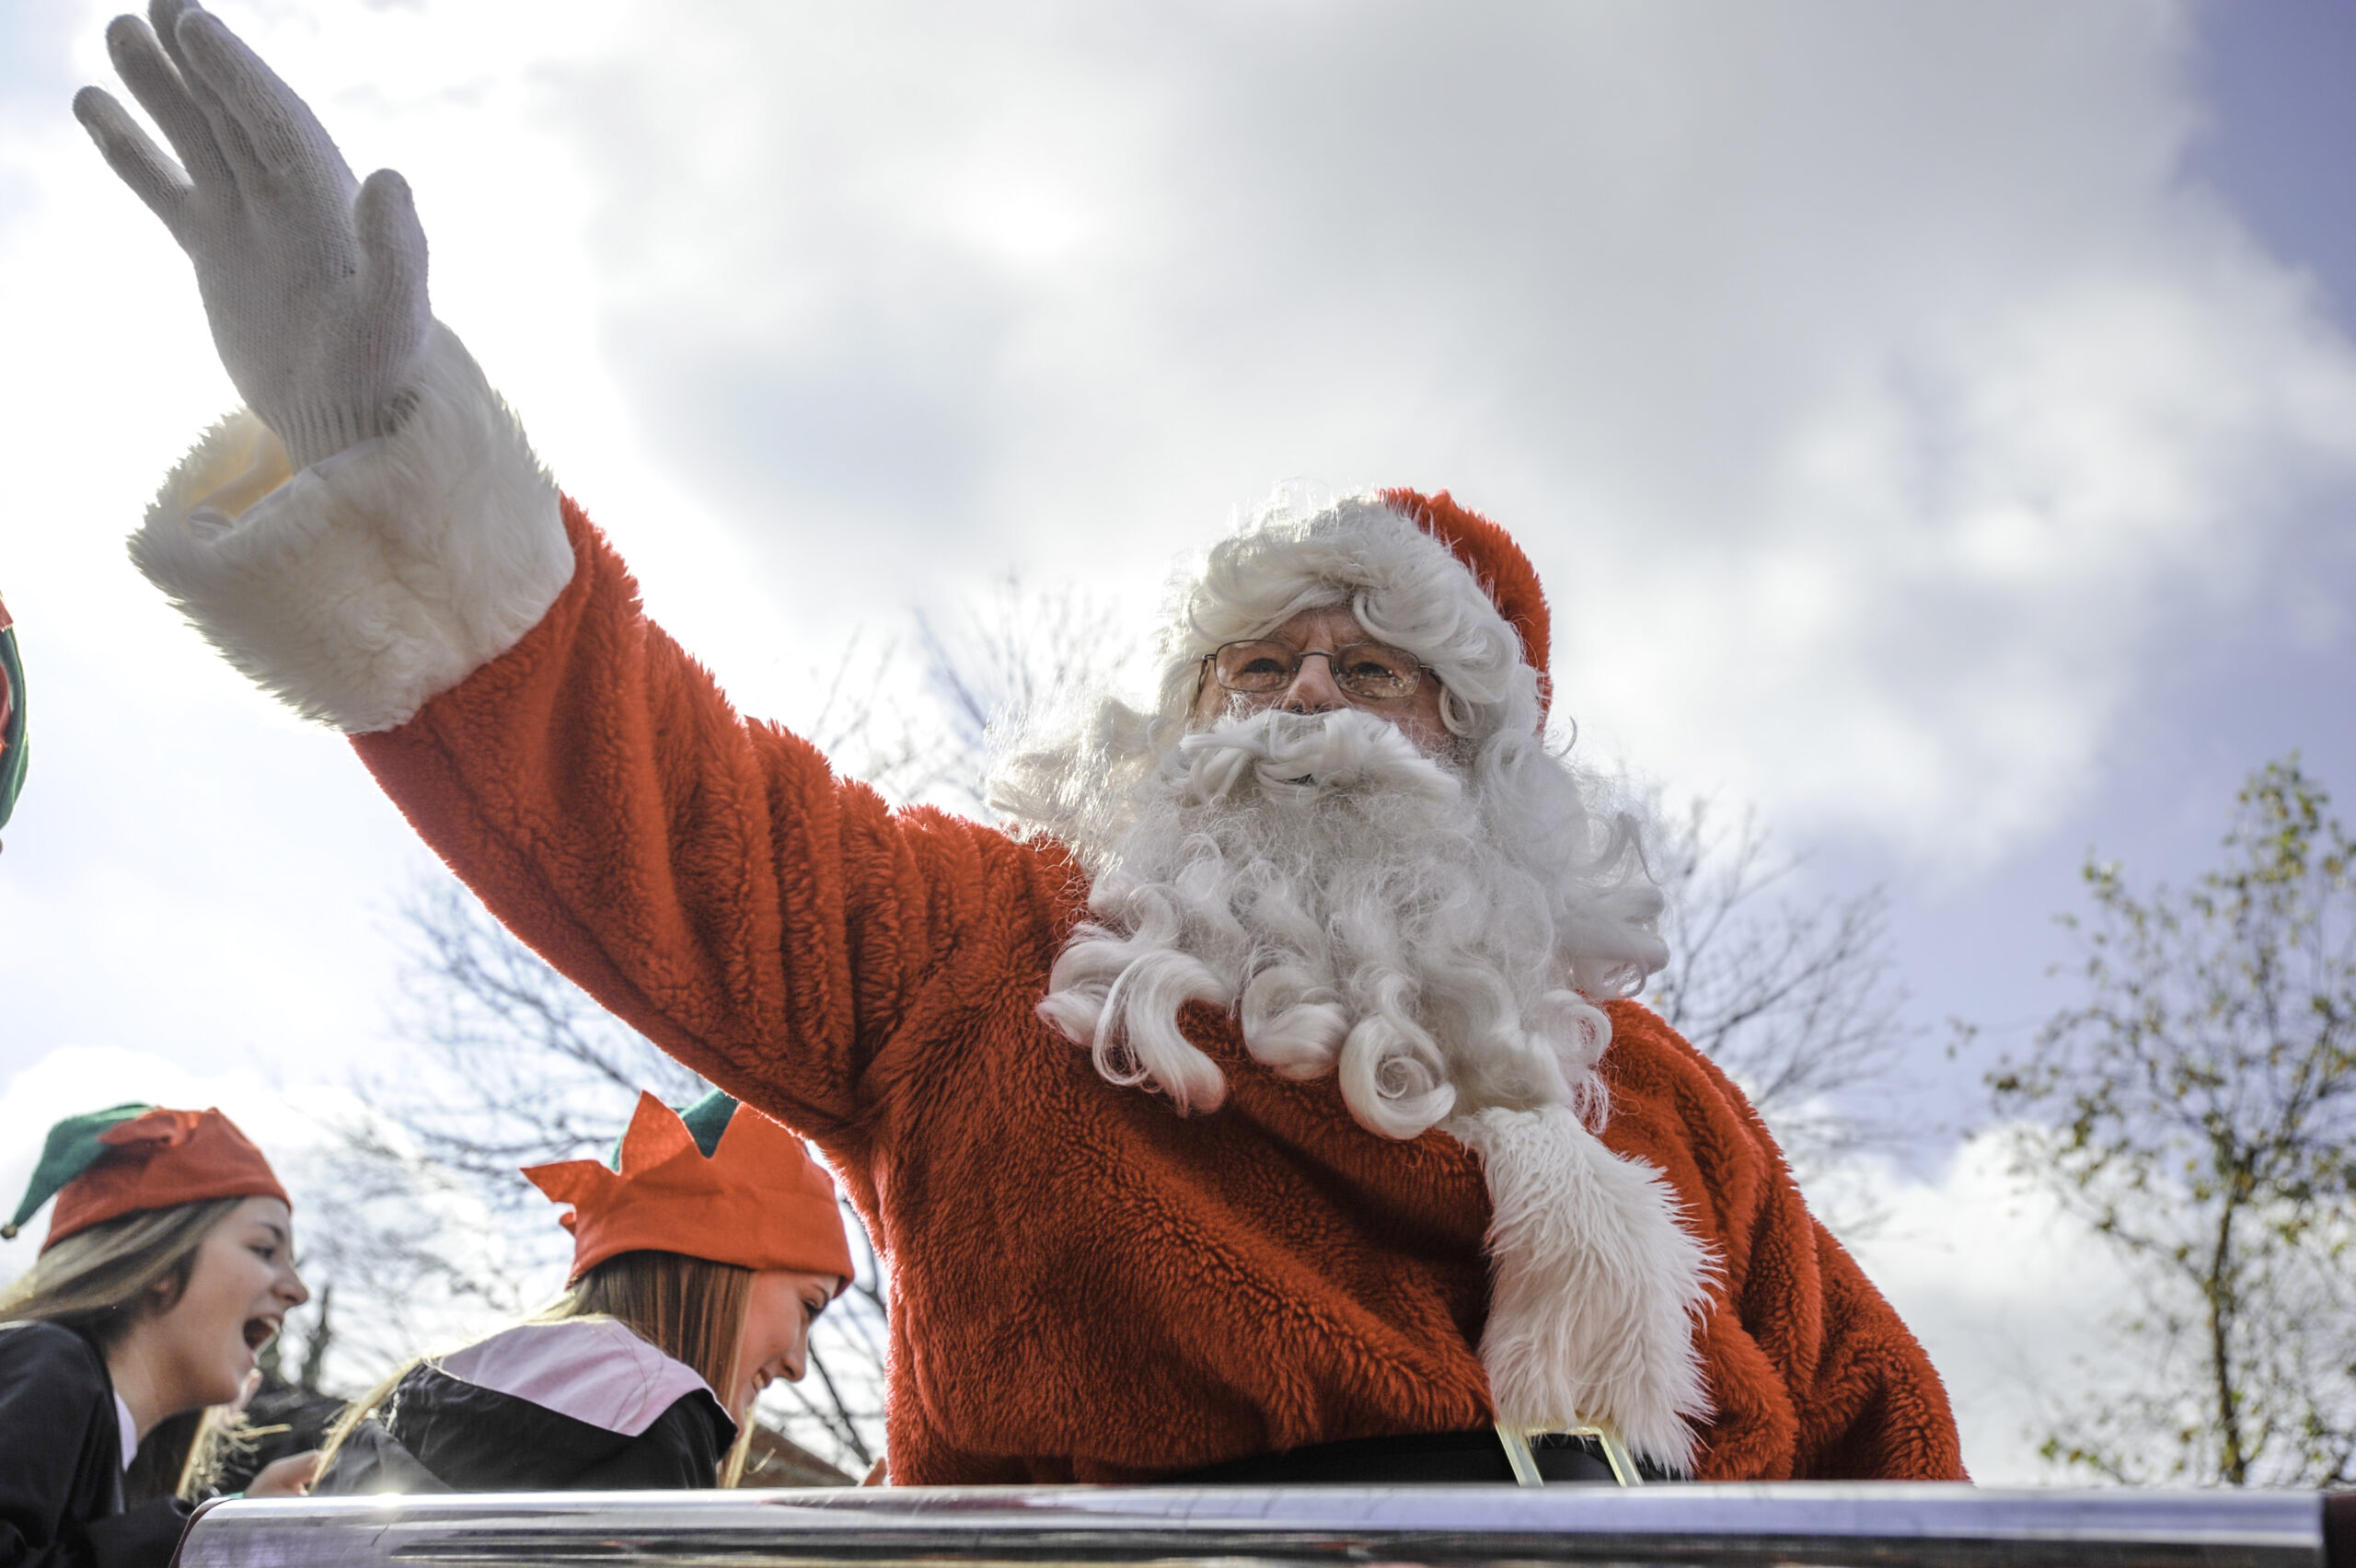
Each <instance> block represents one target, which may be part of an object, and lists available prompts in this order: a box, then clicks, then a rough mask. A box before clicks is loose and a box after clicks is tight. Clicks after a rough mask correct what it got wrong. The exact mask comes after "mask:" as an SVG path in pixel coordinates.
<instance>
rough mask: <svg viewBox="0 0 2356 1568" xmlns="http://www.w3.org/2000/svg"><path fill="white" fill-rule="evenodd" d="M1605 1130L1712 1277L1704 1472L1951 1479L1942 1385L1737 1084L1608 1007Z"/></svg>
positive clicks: (1640, 1011)
mask: <svg viewBox="0 0 2356 1568" xmlns="http://www.w3.org/2000/svg"><path fill="white" fill-rule="evenodd" d="M1611 1022H1612V1042H1611V1049H1610V1050H1609V1051H1607V1052H1606V1053H1605V1055H1604V1066H1605V1072H1606V1076H1607V1077H1608V1078H1609V1079H1610V1080H1611V1090H1612V1113H1611V1124H1610V1126H1609V1127H1608V1128H1607V1129H1606V1131H1605V1133H1604V1142H1605V1143H1607V1144H1609V1145H1610V1146H1611V1147H1612V1148H1613V1149H1614V1150H1616V1151H1618V1152H1620V1153H1623V1154H1634V1155H1639V1156H1641V1157H1643V1158H1644V1159H1648V1160H1650V1161H1651V1162H1652V1163H1654V1164H1655V1165H1657V1166H1658V1167H1659V1168H1660V1169H1661V1170H1662V1171H1663V1173H1664V1174H1666V1175H1667V1176H1668V1178H1669V1182H1670V1184H1671V1185H1672V1186H1674V1187H1675V1188H1676V1190H1677V1193H1678V1196H1679V1197H1680V1199H1681V1200H1683V1203H1684V1205H1685V1210H1686V1217H1687V1221H1688V1223H1689V1224H1692V1225H1693V1226H1694V1227H1695V1228H1697V1229H1698V1230H1699V1231H1700V1232H1701V1233H1702V1235H1703V1238H1704V1239H1706V1240H1707V1241H1708V1242H1709V1243H1710V1245H1711V1246H1712V1248H1713V1249H1714V1250H1715V1251H1716V1252H1717V1254H1718V1257H1719V1260H1720V1262H1722V1263H1723V1264H1724V1266H1725V1269H1726V1275H1725V1278H1724V1280H1723V1281H1722V1282H1721V1284H1720V1286H1719V1288H1718V1290H1717V1292H1716V1294H1717V1297H1718V1305H1717V1309H1716V1310H1715V1312H1714V1313H1713V1314H1712V1316H1711V1318H1710V1320H1708V1321H1707V1322H1706V1323H1705V1324H1704V1325H1703V1332H1702V1348H1703V1359H1704V1362H1705V1364H1706V1366H1707V1376H1708V1379H1709V1387H1710V1394H1711V1398H1712V1401H1713V1402H1714V1403H1715V1406H1716V1417H1715V1421H1714V1422H1713V1424H1712V1425H1711V1426H1710V1427H1709V1428H1707V1429H1705V1430H1704V1431H1703V1434H1702V1459H1701V1473H1700V1479H1701V1480H1703V1481H1731V1480H1761V1481H1793V1480H1798V1481H1842V1480H1885V1481H1961V1480H1964V1479H1965V1476H1964V1471H1963V1452H1962V1447H1961V1445H1960V1443H1959V1442H1958V1438H1957V1435H1956V1428H1955V1417H1954V1414H1953V1413H1952V1412H1950V1411H1949V1409H1948V1406H1947V1396H1946V1387H1945V1385H1943V1384H1942V1383H1941V1382H1940V1381H1939V1375H1938V1373H1937V1371H1936V1370H1934V1368H1933V1367H1932V1366H1931V1360H1930V1357H1929V1356H1928V1355H1924V1354H1923V1347H1922V1345H1921V1344H1919V1343H1916V1341H1915V1339H1914V1336H1913V1334H1912V1333H1911V1332H1910V1331H1909V1330H1908V1329H1907V1327H1906V1325H1905V1323H1904V1322H1902V1321H1901V1320H1900V1319H1899V1316H1898V1313H1897V1312H1896V1311H1895V1310H1894V1309H1892V1308H1891V1307H1890V1305H1889V1303H1888V1301H1885V1300H1884V1299H1883V1298H1882V1296H1881V1293H1880V1292H1879V1291H1877V1290H1876V1289H1875V1288H1874V1286H1873V1283H1872V1282H1871V1281H1870V1280H1868V1279H1866V1278H1865V1273H1864V1271H1863V1270H1861V1269H1860V1268H1858V1267H1857V1263H1856V1260H1855V1259H1854V1258H1852V1257H1850V1256H1849V1254H1848V1252H1847V1251H1846V1250H1845V1249H1843V1248H1842V1245H1841V1243H1840V1242H1839V1241H1837V1240H1835V1239H1833V1237H1832V1234H1831V1232H1830V1231H1828V1230H1826V1229H1825V1228H1824V1227H1823V1226H1821V1225H1820V1224H1819V1223H1818V1222H1817V1220H1816V1218H1815V1216H1812V1215H1810V1214H1809V1213H1808V1211H1807V1204H1806V1202H1805V1201H1803V1200H1802V1198H1801V1196H1800V1191H1799V1187H1798V1184H1797V1183H1796V1182H1794V1181H1793V1180H1792V1173H1791V1170H1790V1168H1789V1167H1788V1166H1786V1165H1785V1164H1784V1156H1783V1152H1782V1150H1780V1149H1778V1148H1777V1147H1775V1140H1774V1138H1773V1136H1770V1134H1769V1133H1768V1131H1767V1126H1766V1124H1765V1123H1763V1122H1761V1120H1760V1118H1759V1113H1757V1112H1756V1111H1754V1110H1753V1109H1752V1108H1751V1105H1750V1101H1749V1100H1747V1099H1746V1098H1745V1097H1744V1095H1743V1093H1742V1090H1739V1089H1738V1088H1736V1087H1735V1085H1734V1083H1733V1081H1732V1080H1731V1079H1729V1078H1727V1076H1726V1075H1725V1074H1724V1073H1723V1072H1720V1071H1719V1070H1718V1067H1717V1066H1716V1064H1715V1063H1713V1062H1711V1061H1710V1060H1709V1059H1708V1058H1706V1057H1704V1056H1703V1055H1702V1054H1701V1053H1700V1052H1698V1051H1696V1050H1694V1049H1693V1047H1692V1045H1690V1044H1688V1043H1686V1042H1685V1041H1684V1040H1682V1039H1680V1037H1679V1036H1678V1034H1677V1032H1676V1031H1675V1030H1673V1029H1671V1028H1669V1025H1668V1024H1667V1023H1665V1022H1663V1021H1662V1020H1661V1019H1660V1018H1659V1017H1658V1015H1657V1014H1655V1013H1653V1012H1651V1011H1649V1010H1647V1009H1645V1008H1642V1007H1639V1006H1637V1005H1635V1004H1634V1003H1629V1002H1618V1003H1614V1004H1612V1006H1611Z"/></svg>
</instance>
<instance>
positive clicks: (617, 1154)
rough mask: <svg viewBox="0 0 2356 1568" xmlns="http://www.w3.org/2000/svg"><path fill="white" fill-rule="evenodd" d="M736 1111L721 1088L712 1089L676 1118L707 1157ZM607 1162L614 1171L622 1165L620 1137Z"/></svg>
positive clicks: (716, 1145)
mask: <svg viewBox="0 0 2356 1568" xmlns="http://www.w3.org/2000/svg"><path fill="white" fill-rule="evenodd" d="M734 1114H736V1101H733V1100H732V1099H731V1098H729V1096H728V1095H727V1094H725V1093H723V1092H722V1091H721V1090H716V1089H715V1090H712V1091H711V1092H710V1094H707V1095H705V1096H704V1097H703V1098H702V1099H701V1100H699V1101H696V1102H695V1103H694V1104H693V1105H690V1106H687V1108H686V1109H684V1110H681V1111H679V1112H678V1117H679V1120H680V1121H682V1122H685V1123H686V1124H687V1136H689V1137H692V1138H694V1139H695V1140H696V1147H697V1148H698V1149H699V1150H700V1151H701V1152H702V1154H703V1157H704V1158H705V1159H710V1158H711V1153H712V1150H714V1149H716V1148H718V1147H720V1135H721V1134H722V1133H724V1132H726V1131H727V1130H728V1119H729V1118H730V1117H731V1116H733V1115H734ZM606 1164H607V1165H608V1166H610V1167H612V1168H613V1169H614V1170H620V1169H621V1168H622V1140H621V1139H620V1138H616V1139H615V1140H614V1147H612V1148H610V1149H608V1150H607V1151H606Z"/></svg>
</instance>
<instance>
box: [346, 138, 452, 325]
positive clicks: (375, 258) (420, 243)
mask: <svg viewBox="0 0 2356 1568" xmlns="http://www.w3.org/2000/svg"><path fill="white" fill-rule="evenodd" d="M352 216H353V219H354V221H355V222H356V223H357V225H359V229H360V316H361V319H362V320H363V321H364V322H366V323H368V324H369V329H370V330H372V331H373V332H376V333H381V334H383V335H384V336H385V337H386V338H387V340H388V341H387V347H388V348H390V349H393V350H395V351H397V352H398V354H399V356H400V361H401V362H406V360H407V359H408V358H409V357H410V356H411V355H413V354H415V353H416V352H417V350H418V348H419V346H420V345H422V343H423V342H424V340H425V330H426V328H427V326H428V325H429V324H430V323H431V321H432V320H433V307H432V306H430V305H428V304H427V303H426V294H425V260H426V252H425V225H422V224H421V223H419V222H418V221H417V202H416V199H415V198H414V197H413V196H411V195H410V189H409V181H408V180H406V179H402V178H401V177H400V175H399V174H398V172H396V171H395V170H392V169H389V168H380V169H378V170H377V171H376V172H375V173H374V174H372V175H370V176H369V177H368V179H367V180H366V182H365V183H364V184H363V185H362V186H361V187H360V199H359V201H358V202H355V203H354V204H353V212H352Z"/></svg>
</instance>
